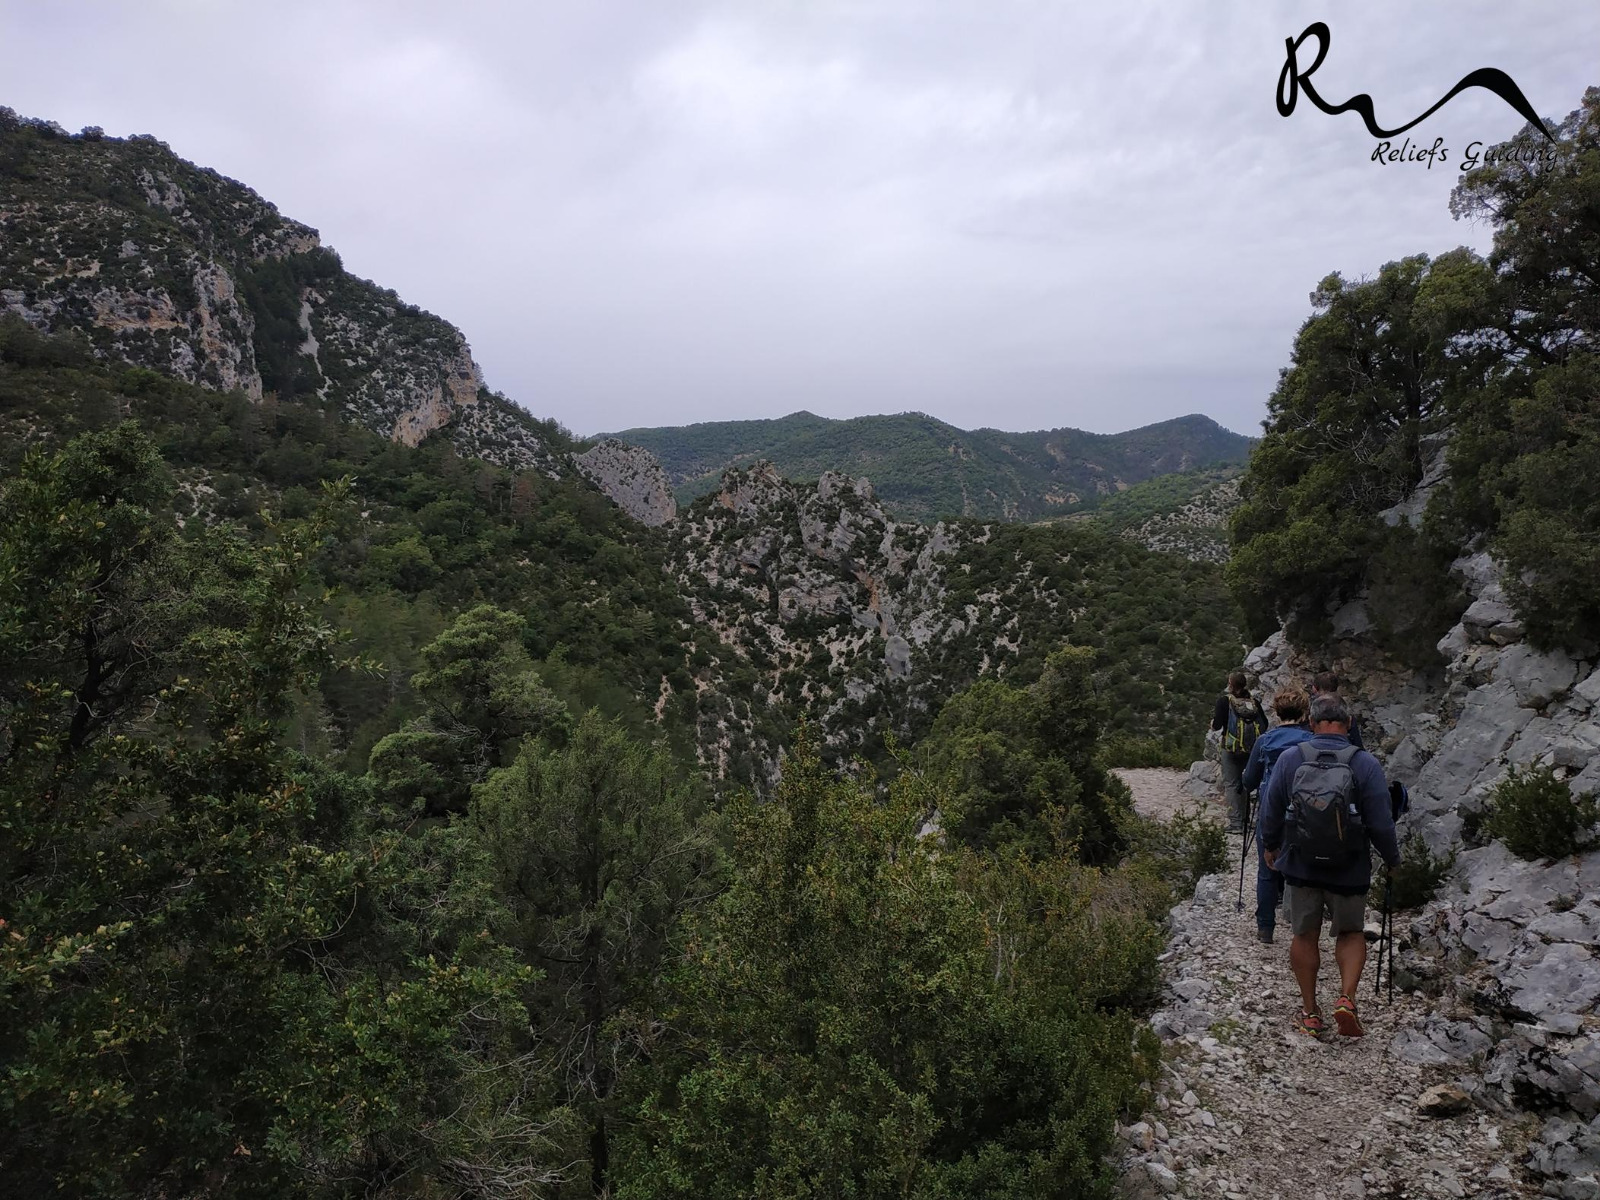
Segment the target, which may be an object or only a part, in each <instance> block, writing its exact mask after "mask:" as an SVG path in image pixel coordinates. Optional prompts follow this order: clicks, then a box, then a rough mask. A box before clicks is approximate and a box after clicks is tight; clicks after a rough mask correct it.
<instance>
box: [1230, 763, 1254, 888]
mask: <svg viewBox="0 0 1600 1200" xmlns="http://www.w3.org/2000/svg"><path fill="white" fill-rule="evenodd" d="M1255 827H1256V822H1255V805H1254V803H1252V801H1251V798H1250V794H1249V793H1248V792H1247V793H1245V798H1244V837H1243V839H1242V844H1241V845H1240V847H1239V898H1238V899H1237V900H1235V901H1234V902H1233V911H1234V912H1243V911H1244V864H1245V860H1246V859H1247V858H1249V857H1250V833H1251V831H1252V830H1254V829H1255Z"/></svg>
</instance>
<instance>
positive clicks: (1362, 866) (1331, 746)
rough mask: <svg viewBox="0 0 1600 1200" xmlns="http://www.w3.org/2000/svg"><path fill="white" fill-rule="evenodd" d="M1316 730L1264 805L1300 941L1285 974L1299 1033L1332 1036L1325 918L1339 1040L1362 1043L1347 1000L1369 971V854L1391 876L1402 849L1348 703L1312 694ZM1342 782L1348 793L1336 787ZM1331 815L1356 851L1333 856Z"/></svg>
mask: <svg viewBox="0 0 1600 1200" xmlns="http://www.w3.org/2000/svg"><path fill="white" fill-rule="evenodd" d="M1310 724H1311V733H1312V737H1311V738H1310V739H1309V740H1308V741H1303V742H1301V743H1300V744H1299V745H1296V746H1290V747H1289V748H1288V749H1287V750H1285V751H1284V752H1283V753H1282V754H1281V755H1279V757H1278V761H1277V764H1276V765H1275V766H1274V767H1273V770H1272V779H1271V781H1270V782H1269V783H1268V785H1267V790H1266V793H1265V794H1264V795H1263V796H1262V798H1261V846H1262V852H1263V854H1264V855H1265V857H1266V862H1267V865H1268V866H1269V867H1271V868H1273V869H1274V870H1276V871H1279V872H1282V874H1283V879H1284V884H1285V887H1284V915H1285V917H1286V918H1287V919H1288V921H1289V929H1290V932H1291V933H1292V934H1293V935H1294V937H1293V939H1292V941H1291V942H1290V945H1289V966H1290V968H1291V969H1292V970H1293V971H1294V977H1295V982H1296V983H1298V984H1299V985H1300V1000H1301V1014H1300V1020H1299V1023H1298V1024H1299V1028H1300V1030H1301V1031H1302V1032H1304V1033H1308V1034H1311V1035H1312V1036H1313V1037H1320V1036H1321V1035H1322V1034H1323V1033H1324V1032H1325V1031H1326V1029H1327V1025H1326V1023H1325V1022H1324V1021H1323V1019H1322V1009H1321V1008H1320V1007H1319V1006H1318V1004H1317V970H1318V968H1319V967H1320V966H1321V952H1320V949H1319V947H1318V944H1317V942H1318V938H1320V937H1321V934H1322V920H1323V917H1324V915H1326V916H1327V918H1328V923H1329V926H1330V931H1331V932H1332V934H1333V958H1334V961H1335V962H1336V963H1337V964H1338V967H1339V985H1340V987H1341V988H1342V989H1343V991H1341V992H1340V994H1339V1002H1338V1003H1337V1004H1336V1005H1335V1006H1334V1009H1333V1018H1334V1021H1335V1022H1336V1023H1337V1024H1338V1026H1339V1032H1340V1033H1342V1034H1344V1035H1345V1036H1347V1037H1360V1036H1361V1034H1362V1033H1363V1032H1364V1031H1363V1030H1362V1028H1361V1020H1360V1018H1359V1017H1358V1016H1357V1014H1356V1006H1355V1002H1354V1001H1353V1000H1352V999H1351V997H1353V996H1354V995H1355V994H1356V989H1357V987H1358V986H1359V985H1360V982H1361V971H1362V968H1363V967H1365V966H1366V963H1367V939H1366V937H1365V933H1364V930H1365V928H1366V907H1367V890H1368V888H1370V887H1371V886H1372V856H1371V855H1370V854H1369V853H1368V851H1367V846H1368V844H1369V843H1370V844H1371V845H1372V846H1375V847H1377V850H1378V853H1379V854H1380V855H1381V856H1382V857H1383V861H1384V862H1385V863H1387V864H1388V865H1389V866H1390V867H1391V868H1393V867H1394V866H1396V865H1397V864H1398V863H1399V862H1400V844H1399V842H1398V841H1397V840H1396V838H1395V832H1394V818H1393V816H1392V815H1391V813H1390V809H1389V785H1388V782H1387V781H1386V780H1385V779H1384V777H1383V768H1382V767H1381V766H1379V765H1378V760H1377V759H1375V758H1373V757H1372V755H1370V754H1368V753H1367V752H1366V751H1365V750H1360V749H1357V748H1356V747H1353V746H1351V745H1350V738H1349V737H1348V731H1349V728H1350V710H1349V708H1347V707H1346V706H1345V703H1344V701H1343V700H1341V699H1340V698H1339V697H1338V696H1337V695H1332V694H1330V693H1327V692H1323V693H1320V694H1319V695H1316V696H1313V697H1312V699H1311V719H1310ZM1342 784H1348V787H1342V786H1336V785H1342ZM1330 791H1331V792H1332V794H1333V796H1334V797H1335V799H1334V801H1333V802H1332V803H1328V804H1326V805H1325V806H1323V807H1320V808H1319V807H1318V806H1316V805H1314V804H1312V803H1311V801H1313V800H1316V799H1319V798H1321V799H1327V798H1328V796H1329V795H1330ZM1334 814H1337V815H1338V818H1339V822H1338V825H1337V829H1338V831H1339V835H1340V836H1345V835H1348V836H1350V837H1351V838H1353V839H1354V841H1355V842H1356V843H1357V844H1356V845H1354V846H1351V845H1350V843H1349V842H1344V843H1340V844H1336V845H1334V846H1333V847H1332V848H1331V850H1330V843H1329V840H1328V839H1329V836H1330V831H1332V830H1333V829H1334V828H1335V824H1334V821H1333V817H1334ZM1319 818H1321V819H1319ZM1357 822H1359V829H1358V828H1357ZM1341 847H1343V848H1341Z"/></svg>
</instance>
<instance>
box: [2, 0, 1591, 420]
mask: <svg viewBox="0 0 1600 1200" xmlns="http://www.w3.org/2000/svg"><path fill="white" fill-rule="evenodd" d="M1331 7H1333V6H1330V5H1327V4H1325V3H1323V4H1316V5H1305V4H1288V3H1278V4H1271V3H1248V4H1246V3H1238V4H1232V5H1223V4H1220V3H1206V4H1200V3H1190V4H1181V5H1180V4H1177V3H1171V4H1166V5H1160V6H1157V5H1148V4H1144V5H1141V4H1131V3H1122V4H1106V3H1097V4H1092V5H1091V4H1068V3H1065V2H1055V0H963V2H959V3H958V2H956V0H920V2H911V0H881V2H880V0H859V2H852V3H829V2H826V0H793V2H790V3H779V2H768V3H763V2H761V0H737V2H729V3H689V2H682V3H680V2H676V0H631V2H627V3H621V2H605V0H542V2H521V3H515V2H504V3H489V2H482V3H479V2H475V0H454V2H452V3H406V2H401V0H316V2H315V3H292V2H286V0H274V2H273V3H271V4H266V3H254V2H251V3H245V2H243V0H240V2H238V3H222V2H219V0H144V2H142V3H140V4H137V5H135V4H120V5H111V4H105V3H82V2H79V0H51V2H50V3H48V4H45V3H40V2H39V0H0V46H3V60H0V61H3V62H4V64H5V70H4V75H3V76H0V103H4V104H9V105H11V106H12V107H13V108H15V109H17V110H18V111H19V112H21V113H23V114H25V115H30V116H39V117H45V118H49V119H52V120H56V121H59V122H60V123H61V124H63V125H65V126H67V127H68V128H69V129H74V130H75V129H78V128H79V127H81V126H83V125H90V124H93V125H101V126H104V127H105V129H106V131H107V132H108V133H111V134H116V135H126V134H130V133H153V134H155V135H156V136H157V137H159V138H161V139H162V140H164V141H166V142H167V143H169V144H170V145H171V146H172V148H173V149H174V150H176V151H177V152H178V153H179V154H182V155H183V156H185V157H186V158H190V159H192V160H194V161H195V162H198V163H200V164H202V165H205V166H211V167H215V168H216V169H217V170H219V171H221V172H223V173H224V174H226V175H230V176H232V177H234V178H236V179H239V180H242V181H243V182H245V183H247V184H249V185H250V186H252V187H253V188H255V189H256V190H257V191H258V192H260V193H261V194H262V195H263V196H265V197H266V198H267V199H269V200H272V201H274V202H275V203H276V204H277V205H278V207H279V208H280V209H281V210H282V211H283V212H284V213H285V214H286V215H288V216H291V217H294V218H296V219H298V220H301V221H304V222H306V223H307V224H310V225H313V226H315V227H317V228H318V229H319V230H320V231H321V233H322V237H323V241H324V242H325V243H326V244H328V245H331V246H333V247H334V248H335V249H336V250H338V251H339V253H340V254H341V255H342V256H343V259H344V263H345V266H346V267H347V268H348V269H350V270H351V271H353V272H355V273H356V274H359V275H363V276H366V277H369V278H371V279H374V280H377V281H378V282H379V283H381V284H383V285H385V286H389V287H393V288H395V289H396V290H397V291H398V292H399V293H400V295H401V296H403V297H404V298H406V299H407V300H410V301H412V302H413V303H416V304H420V305H422V306H423V307H425V308H427V309H430V310H431V311H433V312H436V313H439V314H440V315H442V316H444V317H446V318H447V319H449V320H450V321H452V322H454V323H455V324H456V325H458V326H459V327H460V328H461V329H462V330H463V331H464V332H465V333H466V335H467V338H468V339H469V341H470V342H471V344H472V347H473V350H474V353H475V355H476V357H477V359H478V361H479V363H480V364H482V366H483V368H484V371H485V374H486V375H487V378H488V381H489V384H490V386H492V387H495V388H497V389H499V390H501V391H503V392H505V393H506V394H507V395H509V396H510V397H512V398H513V399H515V400H517V401H519V402H521V403H522V404H524V405H526V406H527V407H528V408H529V409H531V410H532V411H533V412H534V413H536V414H538V415H540V416H553V417H555V418H557V419H558V420H560V421H561V422H563V423H564V424H566V425H568V426H569V427H571V428H572V429H574V430H575V431H577V432H579V433H593V432H598V431H601V430H615V429H620V428H624V427H627V426H632V425H663V424H681V423H685V422H690V421H705V420H722V419H729V418H742V417H756V416H779V415H782V414H784V413H787V412H791V411H794V410H796V409H800V408H805V409H809V410H811V411H812V412H816V413H821V414H823V415H827V416H855V415H859V414H864V413H882V412H903V411H907V410H921V411H924V412H928V413H931V414H933V415H935V416H937V417H940V418H943V419H944V420H947V421H951V422H953V423H954V424H957V425H960V426H963V427H969V428H970V427H975V426H979V425H988V426H996V427H1000V428H1005V429H1037V428H1045V427H1054V426H1061V425H1072V426H1077V427H1080V428H1086V429H1093V430H1100V431H1112V430H1118V429H1126V428H1130V427H1132V426H1135V425H1140V424H1144V423H1147V422H1150V421H1155V420H1160V419H1163V418H1166V417H1171V416H1178V415H1181V414H1183V413H1187V412H1195V411H1200V412H1205V413H1208V414H1210V415H1211V416H1213V417H1215V418H1216V419H1217V420H1219V421H1221V422H1222V423H1223V424H1225V425H1228V426H1230V427H1232V428H1234V429H1238V430H1241V431H1244V432H1255V431H1256V426H1257V423H1258V422H1259V421H1260V419H1261V417H1262V415H1263V414H1264V412H1265V401H1266V397H1267V394H1268V393H1269V392H1270V390H1271V388H1272V385H1273V383H1274V381H1275V379H1276V377H1277V372H1278V369H1279V367H1280V366H1282V365H1283V364H1284V363H1285V361H1286V359H1287V354H1288V351H1289V346H1290V342H1291V339H1292V337H1293V335H1294V332H1295V330H1296V328H1297V327H1298V326H1299V324H1300V322H1301V321H1302V320H1304V318H1305V316H1306V315H1307V312H1308V300H1307V295H1308V293H1309V292H1310V290H1311V288H1312V287H1313V285H1314V284H1315V283H1316V282H1317V280H1318V279H1320V278H1321V277H1322V276H1323V275H1325V274H1326V273H1327V272H1329V271H1332V270H1339V271H1342V272H1344V273H1345V274H1346V275H1354V276H1359V275H1361V274H1364V273H1370V272H1373V271H1375V270H1376V269H1377V268H1378V267H1379V266H1380V265H1381V264H1382V263H1384V262H1385V261H1387V260H1390V259H1393V258H1397V257H1399V256H1401V255H1404V254H1410V253H1415V252H1418V251H1427V252H1430V253H1435V252H1438V251H1442V250H1447V249H1449V248H1451V247H1453V246H1457V245H1461V244H1468V245H1473V246H1477V247H1479V248H1480V249H1486V248H1487V246H1488V240H1489V238H1488V231H1487V230H1486V229H1484V228H1483V227H1481V226H1473V225H1468V224H1462V223H1457V222H1454V221H1452V220H1451V218H1450V215H1449V212H1448V209H1447V200H1448V196H1449V192H1450V188H1451V186H1452V184H1453V182H1454V181H1455V179H1456V177H1457V171H1456V166H1457V160H1458V158H1459V153H1460V150H1461V149H1462V148H1463V147H1464V146H1465V145H1466V144H1467V143H1468V142H1470V141H1473V140H1485V141H1490V142H1492V141H1496V140H1502V139H1504V138H1506V137H1508V136H1510V135H1511V134H1512V133H1514V132H1515V131H1516V129H1517V128H1519V127H1520V125H1521V123H1522V122H1521V119H1520V118H1519V117H1517V116H1516V115H1515V114H1514V113H1513V112H1512V111H1511V110H1510V109H1509V108H1507V107H1506V106H1505V105H1504V104H1503V103H1502V102H1501V101H1500V100H1499V99H1498V98H1496V97H1494V96H1492V95H1490V94H1488V93H1486V92H1483V91H1476V90H1475V91H1469V92H1467V93H1464V94H1463V95H1462V96H1460V97H1458V98H1457V99H1455V100H1453V101H1452V102H1451V103H1450V104H1449V105H1447V106H1446V107H1445V108H1444V109H1443V110H1442V111H1441V112H1439V113H1438V114H1436V115H1435V116H1433V117H1431V118H1430V119H1429V120H1428V121H1426V122H1424V123H1423V124H1422V125H1421V126H1419V127H1418V128H1417V129H1416V130H1413V131H1412V133H1411V136H1412V137H1413V139H1414V140H1416V139H1418V138H1420V139H1422V140H1424V141H1429V142H1431V140H1432V139H1433V137H1435V136H1438V137H1442V138H1444V141H1445V145H1446V146H1447V147H1448V148H1449V149H1450V151H1451V161H1450V163H1449V164H1448V166H1445V167H1440V166H1437V165H1436V166H1434V167H1433V168H1432V169H1431V170H1427V169H1423V168H1422V167H1419V166H1416V165H1387V166H1378V165H1375V164H1373V163H1372V162H1370V161H1369V156H1370V154H1371V152H1372V149H1373V147H1374V145H1375V142H1374V140H1373V138H1372V137H1371V136H1370V135H1369V134H1368V133H1367V132H1366V130H1365V129H1364V128H1363V127H1362V124H1361V122H1360V119H1359V118H1358V117H1356V116H1355V115H1353V114H1346V115H1343V116H1340V117H1329V116H1326V115H1324V114H1322V113H1320V112H1318V111H1316V109H1315V108H1313V107H1312V106H1311V105H1310V104H1309V103H1308V102H1306V101H1305V99H1304V98H1303V97H1302V100H1301V102H1300V105H1299V108H1298V109H1297V111H1296V112H1295V114H1294V115H1293V116H1292V117H1291V118H1289V119H1287V120H1285V119H1283V118H1281V117H1279V115H1278V113H1277V110H1276V108H1275V106H1274V103H1273V97H1274V92H1275V88H1276V84H1277V76H1278V71H1279V68H1280V67H1281V65H1282V62H1283V58H1284V50H1283V45H1284V38H1285V37H1290V36H1294V35H1297V34H1298V33H1299V32H1300V31H1301V30H1302V29H1304V28H1305V26H1306V25H1307V24H1308V23H1310V22H1311V21H1313V20H1325V21H1328V22H1329V24H1330V25H1331V27H1332V35H1333V36H1332V48H1331V50H1330V52H1329V55H1328V58H1327V61H1326V62H1325V63H1324V65H1323V66H1322V68H1321V69H1320V70H1319V71H1318V72H1317V74H1316V76H1315V82H1316V84H1317V85H1318V87H1319V90H1320V91H1321V94H1322V95H1323V96H1324V98H1325V99H1328V100H1330V101H1331V102H1333V103H1337V102H1340V101H1342V100H1344V99H1346V98H1348V97H1349V96H1350V95H1352V94H1353V93H1356V92H1363V91H1364V92H1368V93H1370V94H1371V95H1372V96H1373V100H1374V103H1375V105H1376V107H1377V113H1378V117H1379V119H1380V121H1382V122H1384V123H1386V124H1389V125H1399V124H1403V123H1404V122H1406V121H1409V120H1411V119H1412V118H1413V117H1415V116H1416V115H1418V114H1419V113H1421V112H1422V111H1423V110H1424V109H1426V108H1427V107H1429V106H1430V105H1431V104H1432V103H1433V102H1434V101H1436V100H1437V99H1438V98H1439V97H1440V96H1442V95H1443V94H1444V93H1445V91H1447V90H1448V89H1449V88H1450V87H1451V86H1452V85H1453V84H1454V83H1455V82H1456V80H1457V79H1459V78H1460V77H1461V76H1462V75H1464V74H1466V73H1467V72H1468V71H1471V70H1473V69H1475V68H1478V67H1483V66H1496V67H1499V68H1501V69H1503V70H1505V71H1507V72H1509V73H1510V74H1511V75H1512V76H1513V77H1514V78H1515V79H1516V81H1517V82H1518V83H1519V84H1520V85H1521V86H1522V88H1523V90H1524V91H1525V92H1526V93H1527V95H1528V97H1529V99H1530V100H1531V101H1532V102H1533V104H1534V106H1535V107H1536V108H1537V109H1538V110H1539V111H1540V112H1541V113H1543V114H1545V115H1547V116H1551V117H1561V116H1564V115H1565V114H1566V113H1567V112H1569V111H1570V110H1571V109H1573V108H1575V107H1576V106H1577V102H1578V99H1579V97H1580V96H1581V94H1582V92H1583V89H1584V87H1585V86H1587V85H1589V84H1600V5H1587V4H1578V3H1573V2H1571V0H1561V2H1560V3H1553V2H1536V3H1519V4H1517V5H1515V6H1510V5H1505V4H1502V3H1449V4H1436V5H1421V4H1395V3H1383V4H1360V5H1357V4H1351V3H1342V4H1340V5H1338V6H1337V11H1334V12H1331V13H1330V11H1329V9H1330V8H1331Z"/></svg>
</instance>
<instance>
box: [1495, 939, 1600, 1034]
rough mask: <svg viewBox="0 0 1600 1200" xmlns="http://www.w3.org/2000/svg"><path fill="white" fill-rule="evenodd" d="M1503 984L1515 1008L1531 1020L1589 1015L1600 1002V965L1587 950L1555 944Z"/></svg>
mask: <svg viewBox="0 0 1600 1200" xmlns="http://www.w3.org/2000/svg"><path fill="white" fill-rule="evenodd" d="M1502 981H1503V982H1504V984H1505V986H1506V987H1507V988H1509V989H1510V991H1511V995H1510V1003H1511V1006H1512V1007H1513V1008H1514V1009H1516V1010H1518V1011H1520V1012H1524V1013H1527V1014H1528V1015H1530V1016H1533V1017H1542V1016H1545V1015H1547V1014H1552V1013H1585V1012H1589V1011H1591V1010H1592V1009H1593V1008H1594V1003H1595V1001H1596V1000H1600V961H1596V959H1595V956H1594V954H1593V953H1591V952H1590V951H1589V950H1588V948H1586V947H1584V946H1579V945H1576V944H1574V943H1572V942H1555V943H1552V944H1551V945H1550V946H1548V947H1546V948H1545V949H1544V951H1543V953H1535V954H1531V955H1529V956H1528V957H1526V958H1523V959H1521V960H1520V961H1519V962H1517V964H1516V965H1515V966H1513V967H1512V968H1511V969H1510V970H1508V971H1506V972H1505V974H1504V975H1503V976H1502Z"/></svg>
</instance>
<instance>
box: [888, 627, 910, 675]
mask: <svg viewBox="0 0 1600 1200" xmlns="http://www.w3.org/2000/svg"><path fill="white" fill-rule="evenodd" d="M883 662H884V666H885V667H887V668H888V671H889V678H890V679H907V678H909V677H910V675H911V643H910V642H908V641H906V639H905V638H903V637H901V636H900V635H899V634H898V633H895V634H891V635H890V636H888V637H887V638H885V639H884V640H883Z"/></svg>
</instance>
